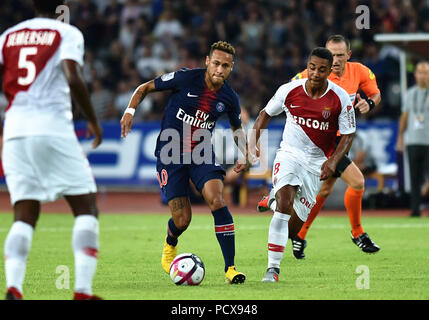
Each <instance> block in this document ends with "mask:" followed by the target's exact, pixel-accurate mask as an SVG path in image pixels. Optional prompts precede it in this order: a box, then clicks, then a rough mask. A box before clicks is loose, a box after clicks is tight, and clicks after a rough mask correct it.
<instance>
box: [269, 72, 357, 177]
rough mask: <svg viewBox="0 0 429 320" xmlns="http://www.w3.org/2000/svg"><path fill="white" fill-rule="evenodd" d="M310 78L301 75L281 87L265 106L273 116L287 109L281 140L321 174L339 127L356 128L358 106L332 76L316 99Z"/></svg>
mask: <svg viewBox="0 0 429 320" xmlns="http://www.w3.org/2000/svg"><path fill="white" fill-rule="evenodd" d="M306 81H307V79H299V80H296V81H292V82H289V83H286V84H284V85H282V86H280V87H279V89H278V90H277V92H276V93H275V94H274V96H273V97H272V98H271V100H270V101H269V102H268V104H267V105H266V107H265V112H266V113H267V114H268V115H269V116H275V115H278V114H280V113H281V112H283V111H284V112H286V124H285V128H284V130H283V138H282V142H281V143H280V149H279V150H281V151H284V152H287V153H289V154H290V155H291V156H292V157H294V158H295V159H296V160H297V161H298V163H300V164H301V165H303V166H305V167H306V168H307V169H308V170H309V171H311V172H314V173H315V174H320V169H321V166H322V164H323V162H325V161H326V160H327V159H328V158H329V157H330V156H331V155H332V153H333V152H334V151H335V147H336V137H337V131H338V130H339V131H340V133H341V134H351V133H353V132H355V131H356V121H355V113H354V108H353V107H352V105H351V103H350V98H349V95H348V94H347V92H346V91H345V90H344V89H342V88H341V87H339V86H338V85H336V84H335V83H333V82H331V81H329V80H328V87H327V89H326V92H325V93H324V94H323V95H322V96H321V97H319V98H318V99H312V98H311V97H310V96H309V95H308V94H307V92H306V89H305V82H306Z"/></svg>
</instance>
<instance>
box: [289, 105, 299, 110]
mask: <svg viewBox="0 0 429 320" xmlns="http://www.w3.org/2000/svg"><path fill="white" fill-rule="evenodd" d="M290 107H291V108H292V109H293V108H299V107H301V106H294V105H293V104H291V105H290Z"/></svg>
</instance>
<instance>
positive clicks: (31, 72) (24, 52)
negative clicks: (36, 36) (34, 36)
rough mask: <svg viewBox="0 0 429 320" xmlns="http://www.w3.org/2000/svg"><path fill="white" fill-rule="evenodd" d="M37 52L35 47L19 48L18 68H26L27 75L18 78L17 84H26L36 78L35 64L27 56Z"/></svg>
mask: <svg viewBox="0 0 429 320" xmlns="http://www.w3.org/2000/svg"><path fill="white" fill-rule="evenodd" d="M36 54H37V48H36V47H24V48H21V50H19V59H18V69H26V70H27V75H26V76H25V77H19V78H18V84H19V85H21V86H28V85H29V84H31V83H32V82H33V81H34V79H35V78H36V65H35V64H34V62H33V61H30V60H28V56H34V55H36Z"/></svg>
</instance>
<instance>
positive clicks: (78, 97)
mask: <svg viewBox="0 0 429 320" xmlns="http://www.w3.org/2000/svg"><path fill="white" fill-rule="evenodd" d="M61 65H62V68H63V71H64V75H65V77H66V79H67V82H68V84H69V86H70V92H71V95H72V97H73V99H74V100H75V101H76V102H77V104H78V105H79V107H80V109H81V110H82V112H83V114H84V115H85V117H86V118H87V119H88V128H87V137H88V138H89V137H90V136H92V135H94V136H95V138H94V141H93V142H92V147H93V148H97V147H98V146H99V145H100V144H101V141H102V140H103V129H102V128H101V127H100V124H99V123H98V120H97V117H96V116H95V111H94V107H93V106H92V103H91V99H90V98H89V93H88V87H87V86H86V83H85V80H84V79H83V75H82V70H81V67H80V66H79V64H78V63H77V62H76V61H74V60H68V59H67V60H63V61H62V62H61Z"/></svg>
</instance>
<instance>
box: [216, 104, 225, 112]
mask: <svg viewBox="0 0 429 320" xmlns="http://www.w3.org/2000/svg"><path fill="white" fill-rule="evenodd" d="M216 110H217V111H218V112H222V111H223V110H225V105H224V104H223V103H222V102H218V103H217V105H216Z"/></svg>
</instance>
